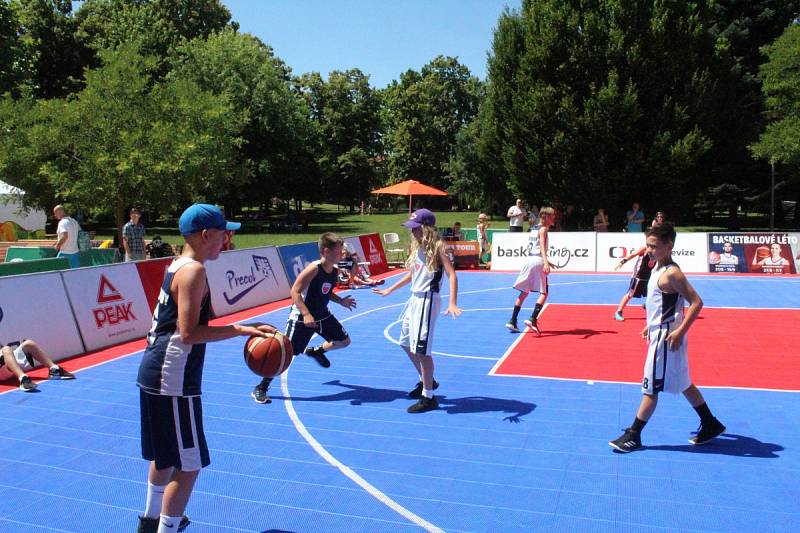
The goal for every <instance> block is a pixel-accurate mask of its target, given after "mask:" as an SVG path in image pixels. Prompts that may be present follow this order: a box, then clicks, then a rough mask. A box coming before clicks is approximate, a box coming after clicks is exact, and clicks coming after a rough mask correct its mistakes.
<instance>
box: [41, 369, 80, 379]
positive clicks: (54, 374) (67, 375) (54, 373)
mask: <svg viewBox="0 0 800 533" xmlns="http://www.w3.org/2000/svg"><path fill="white" fill-rule="evenodd" d="M47 379H75V374H73V373H72V372H67V371H66V370H64V369H63V368H61V367H58V368H51V369H50V372H49V373H48V375H47Z"/></svg>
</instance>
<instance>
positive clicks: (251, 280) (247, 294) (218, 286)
mask: <svg viewBox="0 0 800 533" xmlns="http://www.w3.org/2000/svg"><path fill="white" fill-rule="evenodd" d="M205 266H206V276H207V277H208V285H209V288H210V290H211V305H212V307H213V308H214V313H215V314H216V316H222V315H227V314H230V313H234V312H236V311H241V310H242V309H249V308H250V307H255V306H257V305H263V304H265V303H269V302H274V301H276V300H280V299H283V298H287V297H288V296H289V282H288V280H287V279H286V272H285V271H284V269H283V266H282V264H281V259H280V256H279V255H278V251H277V248H275V247H269V248H247V249H244V250H234V251H231V252H223V253H221V254H220V256H219V258H217V259H216V260H215V261H208V262H206V264H205Z"/></svg>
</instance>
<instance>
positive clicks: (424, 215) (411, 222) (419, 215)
mask: <svg viewBox="0 0 800 533" xmlns="http://www.w3.org/2000/svg"><path fill="white" fill-rule="evenodd" d="M435 225H436V216H435V215H434V214H433V213H431V212H430V211H429V210H427V209H417V210H416V211H414V212H413V213H411V216H410V217H408V220H406V221H405V222H403V226H405V227H407V228H418V227H420V226H435Z"/></svg>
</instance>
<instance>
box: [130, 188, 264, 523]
mask: <svg viewBox="0 0 800 533" xmlns="http://www.w3.org/2000/svg"><path fill="white" fill-rule="evenodd" d="M178 225H179V228H180V232H181V234H182V235H183V238H184V240H185V241H186V245H185V246H184V249H183V253H182V254H181V256H180V257H179V258H178V259H176V260H175V261H174V262H173V263H172V264H171V265H170V266H169V268H168V269H167V272H166V274H165V276H164V283H163V284H162V285H161V292H160V293H159V295H158V305H157V307H156V309H155V312H154V313H153V326H152V328H151V329H150V332H149V333H148V334H147V347H146V348H145V352H144V355H143V357H142V361H141V364H140V365H139V376H138V379H137V385H138V386H139V401H140V406H141V423H142V457H144V458H145V459H147V460H148V461H150V473H149V477H148V483H147V503H146V507H145V512H144V515H143V516H140V517H139V527H138V530H137V531H138V532H139V533H150V532H152V533H156V532H157V533H167V532H169V533H174V532H175V531H181V530H182V529H183V528H185V527H186V526H187V525H188V523H189V520H188V519H187V518H186V517H185V516H184V515H183V512H184V510H185V508H186V504H187V503H188V501H189V497H190V496H191V494H192V488H193V487H194V483H195V480H196V479H197V476H198V474H199V473H200V469H201V468H203V467H206V466H208V465H209V464H210V462H211V461H210V459H209V455H208V447H207V445H206V439H205V435H204V433H203V411H202V406H201V403H200V394H201V391H200V385H201V381H202V378H203V362H204V358H205V351H206V343H207V342H213V341H220V340H223V339H229V338H232V337H236V336H239V335H243V336H251V335H261V336H263V335H264V334H265V333H268V332H274V331H275V328H273V327H272V326H267V325H263V324H252V325H242V324H233V325H230V326H220V327H216V326H209V325H208V320H209V318H210V315H211V300H210V293H209V288H208V281H207V279H206V270H205V267H204V266H203V263H204V262H205V261H213V260H214V259H216V258H217V256H218V255H219V252H220V250H221V249H222V246H223V244H224V243H225V241H226V239H227V238H228V231H231V230H236V229H238V228H239V226H240V225H239V224H238V223H233V222H226V221H225V216H224V215H223V214H222V211H220V210H219V208H217V207H215V206H213V205H207V204H195V205H192V206H191V207H189V208H188V209H186V211H184V212H183V214H182V215H181V218H180V221H179V223H178Z"/></svg>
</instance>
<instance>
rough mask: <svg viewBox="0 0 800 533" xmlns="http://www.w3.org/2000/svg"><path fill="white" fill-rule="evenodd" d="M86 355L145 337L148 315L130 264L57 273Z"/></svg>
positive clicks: (138, 281)
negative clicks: (62, 284)
mask: <svg viewBox="0 0 800 533" xmlns="http://www.w3.org/2000/svg"><path fill="white" fill-rule="evenodd" d="M61 276H62V277H63V279H64V285H65V286H66V288H67V294H68V295H69V299H70V301H71V302H72V308H73V310H74V312H75V320H76V321H77V322H78V327H79V328H80V332H81V335H82V336H83V342H84V344H85V345H86V349H87V350H89V351H92V350H97V349H100V348H103V347H106V346H111V345H113V344H118V343H120V342H124V341H129V340H133V339H139V338H142V337H144V336H145V335H146V334H147V331H148V330H149V329H150V326H151V323H152V314H151V312H150V307H149V306H148V305H147V298H146V297H145V294H144V290H143V289H142V282H141V280H140V279H139V273H138V271H137V270H136V266H135V265H134V264H133V263H123V264H117V265H105V266H102V267H96V268H81V269H77V270H65V271H63V272H62V273H61Z"/></svg>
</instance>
